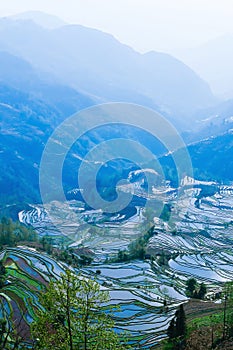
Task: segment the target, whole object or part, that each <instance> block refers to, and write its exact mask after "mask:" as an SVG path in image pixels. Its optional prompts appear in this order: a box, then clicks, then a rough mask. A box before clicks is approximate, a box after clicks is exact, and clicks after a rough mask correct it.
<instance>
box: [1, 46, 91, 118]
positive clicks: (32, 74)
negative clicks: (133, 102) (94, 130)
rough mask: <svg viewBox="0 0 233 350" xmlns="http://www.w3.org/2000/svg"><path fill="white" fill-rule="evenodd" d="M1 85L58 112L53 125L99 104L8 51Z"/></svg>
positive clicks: (2, 59) (2, 71) (2, 67)
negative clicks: (18, 91) (11, 88)
mask: <svg viewBox="0 0 233 350" xmlns="http://www.w3.org/2000/svg"><path fill="white" fill-rule="evenodd" d="M0 82H2V83H3V84H7V85H8V86H11V87H13V88H14V89H18V90H20V91H22V92H25V93H28V94H29V95H30V96H31V98H34V99H37V100H41V101H44V102H45V103H46V104H47V105H51V106H52V107H53V108H54V109H56V110H57V115H56V117H55V119H54V120H53V121H52V120H50V121H49V122H50V123H51V124H53V125H57V124H58V123H59V122H61V121H62V120H63V119H65V117H68V116H70V115H71V114H73V113H75V112H77V111H79V110H81V109H83V108H86V107H89V106H91V105H93V104H94V103H95V102H94V101H93V100H92V99H91V98H90V97H89V96H87V95H84V94H83V93H81V92H78V91H77V90H75V89H73V88H71V87H69V86H66V85H64V84H61V83H59V82H58V81H57V79H56V78H55V77H53V76H52V75H49V74H48V73H47V74H45V73H43V72H41V71H39V70H36V69H35V68H34V67H33V66H32V65H31V64H30V63H28V62H27V61H25V60H23V59H21V58H19V57H16V56H14V55H11V54H9V53H7V52H0Z"/></svg>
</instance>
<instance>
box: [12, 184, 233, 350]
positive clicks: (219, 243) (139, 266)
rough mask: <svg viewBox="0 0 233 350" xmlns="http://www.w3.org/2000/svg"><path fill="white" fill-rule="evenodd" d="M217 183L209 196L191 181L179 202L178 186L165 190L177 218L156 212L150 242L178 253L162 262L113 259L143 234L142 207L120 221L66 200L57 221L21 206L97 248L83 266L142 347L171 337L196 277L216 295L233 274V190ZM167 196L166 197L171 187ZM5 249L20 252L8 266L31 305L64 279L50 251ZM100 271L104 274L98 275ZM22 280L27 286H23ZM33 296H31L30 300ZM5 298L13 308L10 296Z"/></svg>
mask: <svg viewBox="0 0 233 350" xmlns="http://www.w3.org/2000/svg"><path fill="white" fill-rule="evenodd" d="M201 185H203V184H201ZM206 186H207V185H205V188H204V190H205V191H206ZM208 186H212V185H211V184H210V185H208ZM208 186H207V187H208ZM215 187H216V191H213V194H211V195H209V194H208V195H205V194H203V193H204V192H205V191H204V190H203V186H201V187H199V185H198V184H195V187H194V188H192V187H190V184H189V183H188V184H187V183H186V184H185V187H184V188H183V189H182V195H181V197H180V198H179V200H177V199H176V196H174V191H170V192H169V191H167V189H165V191H166V193H167V195H166V196H167V197H166V202H168V201H170V203H171V204H172V208H173V209H172V211H173V213H172V214H173V216H172V222H169V223H166V222H163V221H162V220H161V219H159V218H155V220H154V221H155V235H154V236H153V237H152V238H151V239H150V241H149V244H148V247H147V250H148V253H150V254H151V255H155V256H156V255H158V254H161V252H162V251H164V252H165V253H176V254H175V256H176V257H174V258H171V259H170V260H169V261H168V263H167V265H164V266H162V267H161V266H159V265H158V263H157V261H156V259H155V260H154V261H153V262H151V261H149V260H148V261H144V262H142V261H132V262H127V263H121V264H116V263H111V264H110V263H108V262H107V261H106V258H111V256H113V255H114V254H116V252H117V251H118V250H119V249H125V248H127V246H128V244H129V243H130V242H131V241H132V240H134V239H135V238H137V237H138V236H139V234H140V227H141V226H142V224H143V220H144V218H143V209H142V208H140V207H137V208H136V209H137V210H136V214H134V215H133V216H132V217H129V218H127V219H125V220H120V221H119V222H117V217H115V218H112V220H111V218H110V219H109V217H108V218H106V217H105V216H104V214H103V213H102V212H101V211H98V212H97V211H93V212H92V211H88V212H86V211H85V210H84V208H83V206H82V205H81V204H80V203H79V202H76V203H75V202H74V201H73V202H67V203H65V204H64V205H62V204H61V203H51V204H50V205H51V206H53V219H54V218H55V224H54V222H53V224H52V223H51V222H50V221H49V218H48V216H47V213H46V210H45V209H43V208H42V207H40V206H34V207H33V209H32V210H31V211H30V212H21V213H20V219H21V221H23V222H24V223H26V224H29V223H30V224H33V225H34V226H35V228H36V229H37V230H38V231H39V232H40V234H46V233H49V234H57V235H60V236H61V234H62V233H63V234H65V235H66V236H68V237H69V240H71V239H72V245H73V246H79V245H80V244H83V245H85V246H86V247H89V248H91V249H92V250H93V251H94V253H95V260H94V263H93V264H92V265H91V266H89V267H85V268H82V270H81V272H82V274H83V275H87V276H93V275H95V276H96V277H97V279H98V281H99V283H100V284H101V285H102V286H103V287H102V288H106V289H108V290H109V292H110V296H111V304H113V305H115V304H117V305H120V306H121V311H118V312H116V313H115V319H116V330H117V331H119V332H120V331H122V330H128V331H130V333H131V335H132V342H133V343H134V344H135V349H137V348H140V346H141V348H145V349H146V348H150V347H151V346H152V345H155V344H156V343H157V342H158V341H159V340H160V339H161V338H162V337H164V336H165V334H166V328H167V326H168V324H169V321H170V319H171V317H172V315H173V313H174V310H175V308H176V307H177V305H178V304H179V303H180V302H184V301H185V300H186V297H185V293H184V291H185V281H186V280H187V279H188V278H190V277H195V278H196V279H197V280H198V281H199V282H202V281H203V282H205V283H206V284H207V286H208V291H209V293H208V295H209V297H211V292H213V293H214V292H215V291H216V290H219V288H221V286H222V285H223V283H224V282H225V281H228V280H232V279H233V249H232V247H233V225H232V217H233V216H232V213H233V189H232V188H231V187H227V186H220V187H217V186H215V185H214V188H215ZM211 190H212V187H211ZM206 192H207V193H209V192H210V191H206ZM161 193H162V192H161ZM169 193H170V194H169ZM156 195H157V196H158V193H157V194H156ZM153 196H154V194H153ZM161 196H162V197H163V198H164V193H162V194H161ZM169 196H171V197H169ZM160 199H161V198H160ZM50 209H51V207H50ZM61 213H62V215H61ZM74 213H75V220H74ZM118 217H119V216H118ZM71 219H72V220H71ZM93 222H94V223H95V225H94V226H93V227H94V229H93V230H88V228H87V226H88V227H90V226H89V225H87V226H86V223H89V224H90V223H93ZM5 254H6V255H9V259H10V255H12V254H14V258H12V260H8V261H11V262H12V267H10V265H9V267H8V271H9V275H10V278H11V279H12V281H13V283H12V284H11V285H9V286H8V287H6V288H8V289H9V288H10V290H11V291H12V293H14V294H11V296H10V298H11V300H17V299H14V298H16V296H15V295H16V292H15V289H16V287H17V289H18V285H19V286H20V285H21V287H19V290H20V291H21V292H20V293H22V294H21V295H22V296H23V297H22V300H23V302H25V303H26V304H27V303H31V304H34V305H37V304H36V303H37V298H36V293H35V292H34V291H35V290H36V289H39V288H40V285H42V284H44V283H46V282H47V281H48V279H49V277H50V276H51V275H53V276H56V277H57V276H58V275H59V273H60V271H62V269H63V267H64V266H63V265H61V264H58V263H57V262H55V261H54V260H52V259H50V258H49V257H48V256H41V255H38V254H37V253H36V252H32V251H26V250H23V249H21V250H20V249H16V250H9V251H7V252H6V253H5ZM23 261H24V263H23ZM13 262H14V264H13ZM19 262H20V263H19ZM16 267H17V268H16ZM32 270H33V271H34V272H33V271H32ZM97 270H100V273H98V274H97V273H96V271H97ZM77 272H79V271H77ZM98 272H99V271H98ZM20 280H22V281H24V283H25V284H24V283H22V284H20V282H18V281H20ZM20 288H21V289H20ZM23 293H26V294H23ZM6 294H7V293H6ZM25 295H28V296H31V298H30V297H28V298H25ZM14 296H15V297H14ZM164 300H166V303H167V306H166V307H164ZM23 302H22V303H23ZM5 303H6V304H7V305H8V308H9V307H10V304H9V301H7V299H5ZM22 305H23V304H22ZM30 317H33V308H32V306H31V307H29V311H28V316H27V319H29V318H30Z"/></svg>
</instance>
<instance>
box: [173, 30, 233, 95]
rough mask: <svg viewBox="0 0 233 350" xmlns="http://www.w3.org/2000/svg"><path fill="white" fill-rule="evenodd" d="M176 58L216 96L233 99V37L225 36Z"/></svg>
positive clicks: (179, 52)
mask: <svg viewBox="0 0 233 350" xmlns="http://www.w3.org/2000/svg"><path fill="white" fill-rule="evenodd" d="M176 57H179V58H180V59H181V60H182V61H183V62H185V63H186V64H187V65H189V66H190V67H192V69H193V70H194V71H195V72H197V74H199V75H200V76H201V77H202V78H203V79H204V80H206V81H207V82H208V83H209V84H210V87H211V89H212V91H213V92H214V94H215V95H217V96H220V97H221V98H233V71H232V61H233V35H224V36H221V37H218V38H216V39H214V40H211V41H208V42H206V43H205V44H203V45H201V46H198V47H194V48H191V49H188V50H182V51H178V52H177V53H176Z"/></svg>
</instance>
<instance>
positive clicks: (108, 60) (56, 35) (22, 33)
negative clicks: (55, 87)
mask: <svg viewBox="0 0 233 350" xmlns="http://www.w3.org/2000/svg"><path fill="white" fill-rule="evenodd" d="M28 33H30V35H28ZM0 38H1V39H0V49H1V50H5V51H7V52H10V53H12V54H14V55H17V56H19V57H22V58H23V59H25V60H27V61H28V62H29V63H30V64H31V65H32V66H33V67H36V69H39V70H41V71H43V72H46V73H49V74H52V75H53V76H54V77H56V78H57V79H58V81H60V82H61V83H62V84H65V85H69V86H70V87H72V88H75V89H77V90H78V91H80V92H82V93H84V94H87V95H89V96H90V97H91V98H92V99H95V100H97V101H99V102H106V101H107V102H109V101H127V102H134V103H139V104H143V105H146V106H149V107H152V108H156V109H157V110H159V111H162V112H165V113H167V115H168V116H169V118H170V120H172V121H174V120H176V121H177V120H178V121H180V122H181V121H182V122H183V123H185V122H186V121H187V120H186V119H189V120H190V119H191V118H192V116H193V112H194V111H195V110H196V109H199V108H204V107H208V106H210V105H212V104H213V103H215V98H214V97H213V95H212V93H211V91H210V89H209V87H208V85H207V83H205V82H204V81H203V80H202V79H200V78H199V77H198V76H197V75H196V74H195V73H194V71H192V70H191V69H190V68H188V67H187V66H186V65H185V64H183V63H182V62H181V61H179V60H177V59H175V58H173V57H172V56H169V55H167V54H163V53H158V52H150V53H147V54H140V53H138V52H136V51H134V50H133V49H131V48H130V47H128V46H126V45H123V44H121V43H120V42H119V41H117V40H116V39H115V38H114V37H113V36H111V35H109V34H106V33H103V32H101V31H98V30H95V29H91V28H86V27H83V26H80V25H65V26H62V27H59V28H56V29H53V30H49V29H46V28H42V27H41V26H39V25H37V24H35V23H34V22H33V21H30V20H10V19H6V18H5V19H2V20H1V21H0ZM25 38H27V40H25Z"/></svg>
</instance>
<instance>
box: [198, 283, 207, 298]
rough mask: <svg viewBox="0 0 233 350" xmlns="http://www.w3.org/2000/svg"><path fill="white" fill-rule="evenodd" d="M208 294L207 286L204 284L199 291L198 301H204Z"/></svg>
mask: <svg viewBox="0 0 233 350" xmlns="http://www.w3.org/2000/svg"><path fill="white" fill-rule="evenodd" d="M206 292H207V289H206V286H205V284H204V283H203V282H202V283H201V284H200V288H199V291H198V295H197V296H198V299H204V297H205V295H206Z"/></svg>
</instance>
